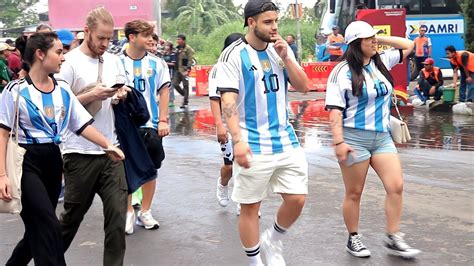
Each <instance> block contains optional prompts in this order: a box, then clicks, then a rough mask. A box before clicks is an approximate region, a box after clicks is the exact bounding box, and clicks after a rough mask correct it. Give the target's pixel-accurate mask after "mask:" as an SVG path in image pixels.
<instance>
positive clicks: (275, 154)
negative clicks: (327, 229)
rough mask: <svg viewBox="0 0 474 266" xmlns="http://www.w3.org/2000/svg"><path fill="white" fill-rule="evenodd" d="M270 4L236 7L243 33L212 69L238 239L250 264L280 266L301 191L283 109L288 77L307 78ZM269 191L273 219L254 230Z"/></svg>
mask: <svg viewBox="0 0 474 266" xmlns="http://www.w3.org/2000/svg"><path fill="white" fill-rule="evenodd" d="M278 14H279V9H278V7H277V6H276V5H275V4H274V3H273V2H272V1H268V0H253V1H249V2H248V3H247V4H246V5H245V8H244V16H245V22H244V26H245V27H248V30H247V34H246V35H245V38H243V39H242V40H239V41H236V42H234V43H232V44H231V45H229V47H227V48H226V49H225V50H224V51H223V52H222V53H221V56H220V58H219V62H220V63H219V64H221V65H220V66H219V68H218V71H219V69H221V71H219V72H218V73H217V74H216V77H217V80H216V83H217V90H218V91H219V93H220V94H221V99H222V103H223V114H224V117H225V120H226V123H227V126H228V129H229V131H230V133H231V135H232V143H233V145H234V147H233V151H234V190H233V192H232V199H233V200H234V201H236V202H238V203H240V204H241V207H242V210H241V212H240V218H239V232H240V239H241V241H242V245H243V248H244V251H245V253H246V254H247V256H248V258H249V263H250V265H263V262H262V259H261V256H260V248H261V249H262V252H263V254H264V257H265V262H266V264H268V265H285V260H284V258H283V244H282V241H281V240H282V239H283V238H284V236H285V235H286V232H287V230H288V229H289V228H290V226H291V225H292V224H293V223H294V222H295V221H296V220H297V218H298V217H299V215H300V214H301V210H302V209H303V206H304V202H305V197H306V194H307V192H308V164H307V161H306V156H305V153H304V151H303V149H302V148H301V147H300V145H299V142H298V139H297V137H296V134H295V131H294V129H293V127H292V126H291V124H290V123H289V121H288V116H287V105H286V102H287V95H286V93H287V90H288V81H291V83H292V85H293V87H294V88H295V89H296V90H298V91H300V92H305V91H306V90H307V88H308V78H307V76H306V74H305V73H304V71H303V69H302V68H301V67H300V66H299V65H298V63H297V62H296V59H295V57H294V55H293V53H292V52H289V49H290V48H289V46H288V44H287V43H286V41H285V40H284V39H283V38H282V37H281V36H280V35H279V34H278ZM269 192H273V193H278V194H280V195H281V197H282V199H283V203H282V204H281V206H280V208H279V210H278V212H277V214H276V216H275V220H274V223H273V226H272V227H271V228H269V229H267V230H265V231H264V232H263V234H262V235H261V236H259V219H258V211H259V209H260V204H261V201H262V200H263V199H265V198H266V196H267V194H268V193H269Z"/></svg>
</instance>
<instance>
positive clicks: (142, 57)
mask: <svg viewBox="0 0 474 266" xmlns="http://www.w3.org/2000/svg"><path fill="white" fill-rule="evenodd" d="M152 34H153V26H152V25H151V24H149V23H148V22H146V21H144V20H133V21H130V22H127V24H125V36H126V37H127V39H128V42H129V46H128V47H127V49H125V50H124V51H123V53H122V54H121V55H120V60H121V61H122V64H123V66H124V69H125V77H126V81H127V85H128V86H131V87H133V88H134V89H135V90H138V91H139V92H140V93H142V94H143V96H144V98H145V100H146V103H147V106H148V111H149V112H150V120H149V121H148V122H147V123H146V124H145V125H144V126H143V127H142V128H141V129H140V130H139V131H140V135H141V136H142V138H143V141H144V144H145V146H146V148H147V150H148V154H149V155H150V158H151V159H152V161H153V163H154V165H155V168H156V169H159V168H160V167H161V162H162V160H163V159H164V156H165V155H164V150H163V144H162V137H165V136H167V135H168V134H169V126H168V119H167V117H168V102H169V85H170V75H169V70H168V66H167V65H166V63H165V61H163V60H162V59H160V58H158V57H156V56H154V55H152V54H150V53H148V52H147V48H148V42H149V41H150V40H151V39H152ZM156 92H159V95H160V99H159V106H158V104H157V103H156ZM155 187H156V180H151V181H149V182H147V183H146V184H144V185H143V186H142V189H143V201H142V205H141V210H140V211H139V212H138V214H137V219H136V224H137V225H140V226H143V227H145V229H158V227H159V223H158V221H157V220H155V219H154V218H153V216H152V214H151V210H150V207H151V202H152V200H153V196H154V194H155ZM131 197H132V196H131V195H129V197H128V211H127V222H126V227H125V232H126V233H127V234H132V233H133V224H134V223H135V212H134V210H133V207H132V204H131Z"/></svg>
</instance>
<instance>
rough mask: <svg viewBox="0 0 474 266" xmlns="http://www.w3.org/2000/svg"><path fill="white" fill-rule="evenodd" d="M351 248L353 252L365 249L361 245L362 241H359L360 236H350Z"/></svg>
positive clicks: (362, 244)
mask: <svg viewBox="0 0 474 266" xmlns="http://www.w3.org/2000/svg"><path fill="white" fill-rule="evenodd" d="M351 246H352V247H353V248H354V250H355V251H360V250H362V249H366V247H365V245H364V243H362V240H361V239H360V235H354V236H351Z"/></svg>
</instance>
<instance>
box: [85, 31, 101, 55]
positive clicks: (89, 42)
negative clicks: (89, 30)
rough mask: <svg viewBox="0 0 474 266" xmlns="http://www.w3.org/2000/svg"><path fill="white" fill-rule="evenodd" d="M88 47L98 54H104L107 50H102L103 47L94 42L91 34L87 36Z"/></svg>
mask: <svg viewBox="0 0 474 266" xmlns="http://www.w3.org/2000/svg"><path fill="white" fill-rule="evenodd" d="M86 44H87V48H89V50H91V52H93V53H94V54H96V55H103V54H104V53H105V50H104V51H102V50H101V49H99V47H97V45H95V44H94V42H93V41H92V36H90V35H89V38H87V42H86Z"/></svg>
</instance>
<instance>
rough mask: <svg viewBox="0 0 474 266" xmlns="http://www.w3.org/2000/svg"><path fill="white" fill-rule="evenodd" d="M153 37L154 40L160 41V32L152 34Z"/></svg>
mask: <svg viewBox="0 0 474 266" xmlns="http://www.w3.org/2000/svg"><path fill="white" fill-rule="evenodd" d="M151 37H152V38H153V40H154V41H156V42H160V38H159V37H158V34H156V33H154V32H153V34H152V35H151Z"/></svg>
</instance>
